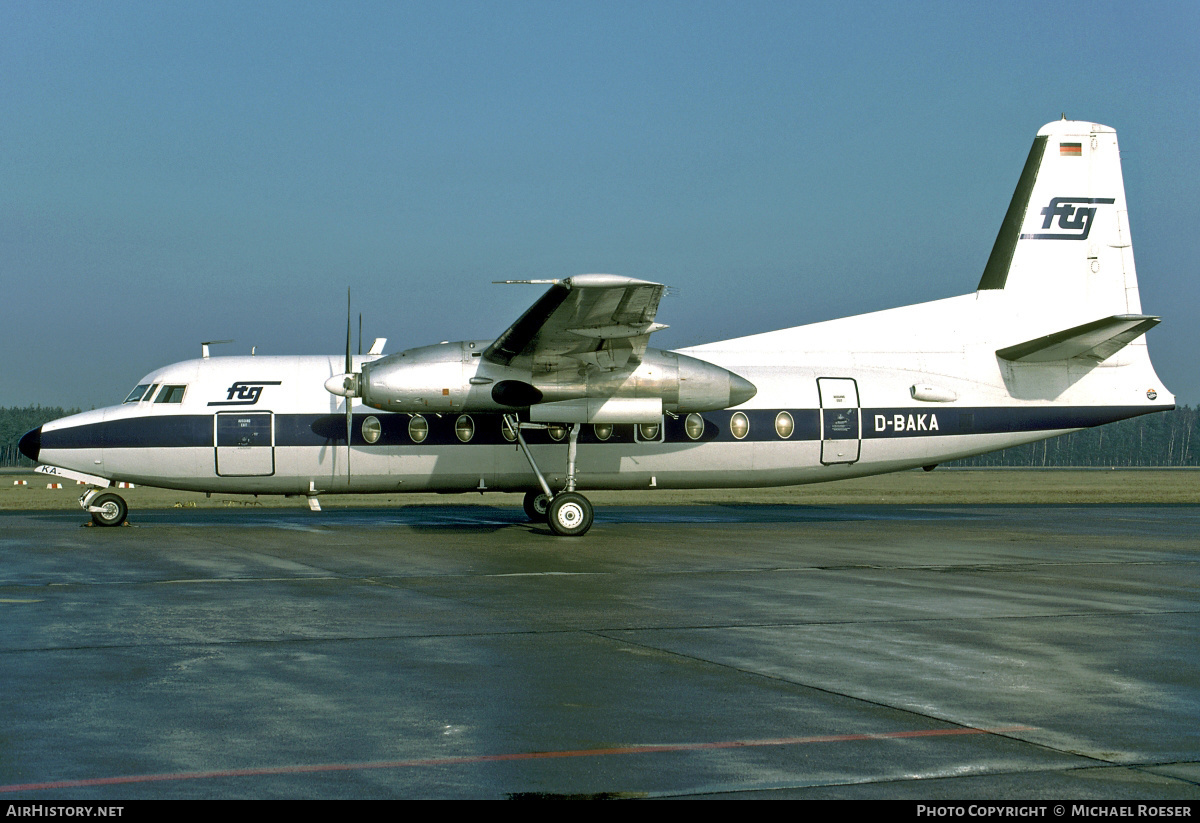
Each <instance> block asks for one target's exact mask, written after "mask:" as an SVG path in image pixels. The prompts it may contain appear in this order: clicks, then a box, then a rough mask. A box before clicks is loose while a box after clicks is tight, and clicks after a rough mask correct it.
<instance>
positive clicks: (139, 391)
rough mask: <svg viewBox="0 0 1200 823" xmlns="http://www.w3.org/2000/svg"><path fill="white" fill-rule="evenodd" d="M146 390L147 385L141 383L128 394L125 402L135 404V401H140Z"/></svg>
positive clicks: (148, 386)
mask: <svg viewBox="0 0 1200 823" xmlns="http://www.w3.org/2000/svg"><path fill="white" fill-rule="evenodd" d="M148 388H150V384H149V383H142V384H141V385H139V386H138V387H137V388H135V389H134V390H133V391H131V392H130V393H129V396H128V397H126V398H125V402H126V403H136V402H137V401H139V400H141V399H142V396H143V395H144V394H145V393H146V389H148Z"/></svg>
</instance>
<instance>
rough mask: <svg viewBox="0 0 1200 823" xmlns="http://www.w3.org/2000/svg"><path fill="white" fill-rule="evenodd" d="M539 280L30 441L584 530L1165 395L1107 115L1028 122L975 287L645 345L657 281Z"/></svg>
mask: <svg viewBox="0 0 1200 823" xmlns="http://www.w3.org/2000/svg"><path fill="white" fill-rule="evenodd" d="M523 282H541V283H546V284H548V285H549V289H548V290H547V291H546V292H545V293H544V294H543V295H542V296H541V297H540V298H539V299H538V300H537V302H535V303H534V304H533V306H531V307H530V308H529V310H528V311H526V312H525V313H524V314H523V315H522V316H521V317H520V318H519V319H518V320H517V321H516V322H515V323H513V324H512V325H511V326H510V327H509V328H508V329H507V330H506V331H505V332H504V333H503V334H501V335H500V337H498V338H497V339H495V340H474V341H465V342H459V343H440V344H437V345H432V346H426V347H423V348H417V349H410V350H408V351H403V352H399V353H397V354H390V355H385V354H383V346H382V344H381V342H380V341H376V342H377V345H375V346H372V347H371V351H370V353H368V354H366V355H358V356H352V355H351V353H350V333H349V327H348V326H349V324H347V340H346V354H345V357H344V358H342V357H341V356H338V355H333V356H319V357H254V356H251V357H210V356H209V355H208V349H207V346H206V347H205V348H204V351H203V354H204V356H203V357H202V358H201V359H198V360H189V361H186V362H183V363H176V364H174V365H170V366H166V367H164V368H161V369H158V370H157V371H154V372H151V373H150V374H148V375H146V376H145V377H144V378H142V379H141V380H140V381H139V382H138V385H137V387H136V388H135V389H134V390H133V391H132V392H131V393H130V394H129V396H128V397H126V398H125V401H124V402H123V403H121V404H119V405H115V406H109V407H107V408H102V409H96V410H93V411H88V412H84V413H82V414H75V415H71V416H69V417H65V418H62V419H60V420H55V421H52V422H50V423H46V424H45V425H43V426H41V427H40V428H37V429H34V430H33V431H31V432H29V433H27V434H26V435H25V436H24V437H23V438H22V439H21V441H20V449H21V451H22V452H23V453H24V454H25V455H26V456H28V457H29V458H30V459H31V460H33V461H35V462H40V463H41V464H42V465H41V466H40V467H39V469H38V470H39V471H42V472H43V473H46V474H50V475H61V476H64V477H67V478H73V479H78V480H82V481H84V482H85V483H87V484H89V488H88V490H87V491H86V492H85V493H84V495H83V496H82V498H81V499H80V503H81V505H82V506H83V508H84V509H85V510H86V511H88V512H90V513H91V515H92V518H93V520H94V521H95V522H96V523H97V524H99V525H105V526H113V525H119V524H121V523H123V522H124V521H125V519H126V515H127V506H126V503H125V501H124V500H123V499H122V498H121V497H120V496H118V495H117V494H114V493H112V492H111V491H105V489H108V488H110V487H111V486H113V485H114V484H116V483H117V482H119V481H127V482H131V483H135V484H139V485H145V486H156V487H162V488H169V489H185V490H193V491H203V492H209V493H212V492H225V493H235V494H283V495H296V496H304V497H306V498H307V499H308V502H309V506H310V507H311V508H313V509H314V510H319V509H320V503H319V499H320V497H322V496H324V495H334V494H361V493H370V492H377V493H396V492H468V491H479V492H484V491H503V492H525V510H526V512H527V513H528V514H529V516H530V517H531V519H534V520H541V521H543V522H547V523H548V524H549V526H550V528H551V529H552V530H553V531H554V532H555V533H557V534H560V535H568V536H569V535H581V534H583V533H584V532H586V531H587V530H588V528H589V527H590V526H591V524H592V513H593V510H592V506H591V503H590V502H589V501H588V500H587V498H586V497H584V496H583V495H582V494H581V493H580V492H579V490H580V489H631V490H632V489H655V488H659V489H700V488H730V487H739V488H744V487H762V486H783V485H792V484H802V483H816V482H821V481H827V480H840V479H843V478H849V477H861V476H864V475H872V474H881V473H884V472H893V471H900V470H904V469H910V468H914V467H917V466H922V467H926V468H932V467H933V466H934V465H936V464H938V463H942V462H945V461H948V460H956V459H958V458H962V457H968V456H971V455H975V454H981V453H983V452H988V451H992V450H995V449H1001V448H1005V447H1008V446H1014V445H1018V444H1021V443H1027V442H1031V441H1034V440H1039V439H1042V438H1046V437H1051V436H1054V435H1058V434H1063V433H1065V432H1069V431H1074V430H1078V429H1081V428H1085V427H1089V426H1096V425H1100V424H1103V423H1109V422H1112V421H1115V420H1122V419H1125V418H1129V417H1134V416H1136V415H1141V414H1146V413H1149V412H1155V411H1163V410H1167V409H1172V408H1174V397H1173V396H1172V395H1171V394H1170V393H1169V392H1167V391H1166V390H1164V389H1163V388H1162V386H1161V384H1160V383H1159V380H1158V377H1157V375H1156V374H1155V372H1154V368H1153V366H1152V365H1151V363H1150V357H1149V354H1148V352H1147V348H1146V343H1145V338H1144V337H1143V335H1144V334H1145V332H1146V331H1147V330H1148V329H1150V328H1152V327H1153V326H1154V325H1156V324H1157V323H1158V322H1159V318H1157V317H1152V316H1148V315H1145V314H1143V313H1142V307H1141V301H1140V299H1139V296H1138V285H1137V276H1136V273H1135V271H1134V262H1133V248H1132V244H1131V241H1130V233H1129V220H1128V213H1127V211H1126V204H1125V189H1124V183H1123V181H1122V176H1121V163H1120V157H1119V153H1118V149H1117V136H1116V133H1115V131H1114V130H1113V129H1111V128H1109V127H1107V126H1102V125H1098V124H1095V123H1088V122H1079V121H1068V120H1066V119H1063V120H1061V121H1057V122H1053V123H1049V124H1047V125H1046V126H1045V127H1043V128H1042V129H1041V130H1040V131H1039V132H1038V134H1037V137H1036V138H1035V140H1034V142H1033V148H1032V149H1031V151H1030V153H1029V157H1028V160H1026V162H1025V167H1024V169H1023V170H1022V172H1021V176H1020V180H1019V182H1018V184H1017V188H1016V192H1015V193H1014V194H1013V197H1012V201H1011V203H1010V205H1009V207H1008V212H1007V214H1005V216H1004V221H1003V224H1002V225H1001V228H1000V232H999V235H998V236H997V238H996V242H995V245H994V246H993V248H992V253H991V256H990V257H989V259H988V262H987V266H986V267H985V269H984V271H983V276H982V278H981V279H980V281H979V285H978V287H977V289H976V290H975V291H974V292H972V293H970V294H966V295H963V296H961V297H952V298H949V299H945V300H937V301H933V302H929V303H922V304H918V305H913V306H907V307H903V308H897V309H891V310H887V311H880V312H874V313H871V314H864V315H859V316H855V317H849V318H844V319H840V320H832V321H829V322H824V323H816V324H813V325H808V326H799V327H795V328H788V329H783V330H780V331H773V332H767V333H765V334H757V335H753V336H750V337H741V338H737V339H733V340H723V341H720V342H715V343H708V344H706V345H701V346H695V347H692V348H688V349H681V350H679V351H663V350H658V349H654V348H650V347H649V346H648V345H647V344H648V341H649V338H650V335H651V334H653V333H654V332H655V331H657V330H659V329H662V328H665V327H664V326H663V325H662V324H660V323H658V322H656V316H657V311H658V305H659V300H660V298H661V297H662V295H663V291H664V287H663V286H662V285H661V284H658V283H652V282H648V281H645V280H637V279H633V278H629V277H621V276H617V275H608V274H584V275H577V276H574V277H567V278H565V279H562V280H551V281H523Z"/></svg>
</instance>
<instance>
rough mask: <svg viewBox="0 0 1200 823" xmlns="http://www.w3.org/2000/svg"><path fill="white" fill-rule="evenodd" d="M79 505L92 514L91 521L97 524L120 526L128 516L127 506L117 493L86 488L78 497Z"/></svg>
mask: <svg viewBox="0 0 1200 823" xmlns="http://www.w3.org/2000/svg"><path fill="white" fill-rule="evenodd" d="M79 505H80V506H82V507H83V510H84V511H86V512H88V513H90V514H91V515H92V522H93V523H95V524H96V525H97V526H120V525H121V524H123V523H124V522H125V518H126V517H128V516H129V506H128V505H126V503H125V499H124V498H123V497H121V495H119V494H113V493H111V492H105V493H104V494H100V490H99V489H88V490H87V491H86V492H84V493H83V497H81V498H79Z"/></svg>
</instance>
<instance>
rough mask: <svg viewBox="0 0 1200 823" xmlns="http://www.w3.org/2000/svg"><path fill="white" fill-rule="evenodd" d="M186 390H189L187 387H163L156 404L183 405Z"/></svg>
mask: <svg viewBox="0 0 1200 823" xmlns="http://www.w3.org/2000/svg"><path fill="white" fill-rule="evenodd" d="M186 388H187V386H163V387H162V391H160V392H159V393H158V397H157V398H155V400H154V402H155V403H182V402H183V390H184V389H186Z"/></svg>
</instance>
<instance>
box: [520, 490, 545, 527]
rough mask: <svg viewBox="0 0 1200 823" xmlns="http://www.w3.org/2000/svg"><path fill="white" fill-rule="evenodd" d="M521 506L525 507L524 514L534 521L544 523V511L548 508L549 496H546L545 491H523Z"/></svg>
mask: <svg viewBox="0 0 1200 823" xmlns="http://www.w3.org/2000/svg"><path fill="white" fill-rule="evenodd" d="M521 507H522V508H524V509H525V516H526V517H528V518H529V519H530V520H532V521H533V522H534V523H545V522H546V512H548V511H549V510H550V498H549V497H546V494H545V492H525V499H524V500H522V501H521Z"/></svg>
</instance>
